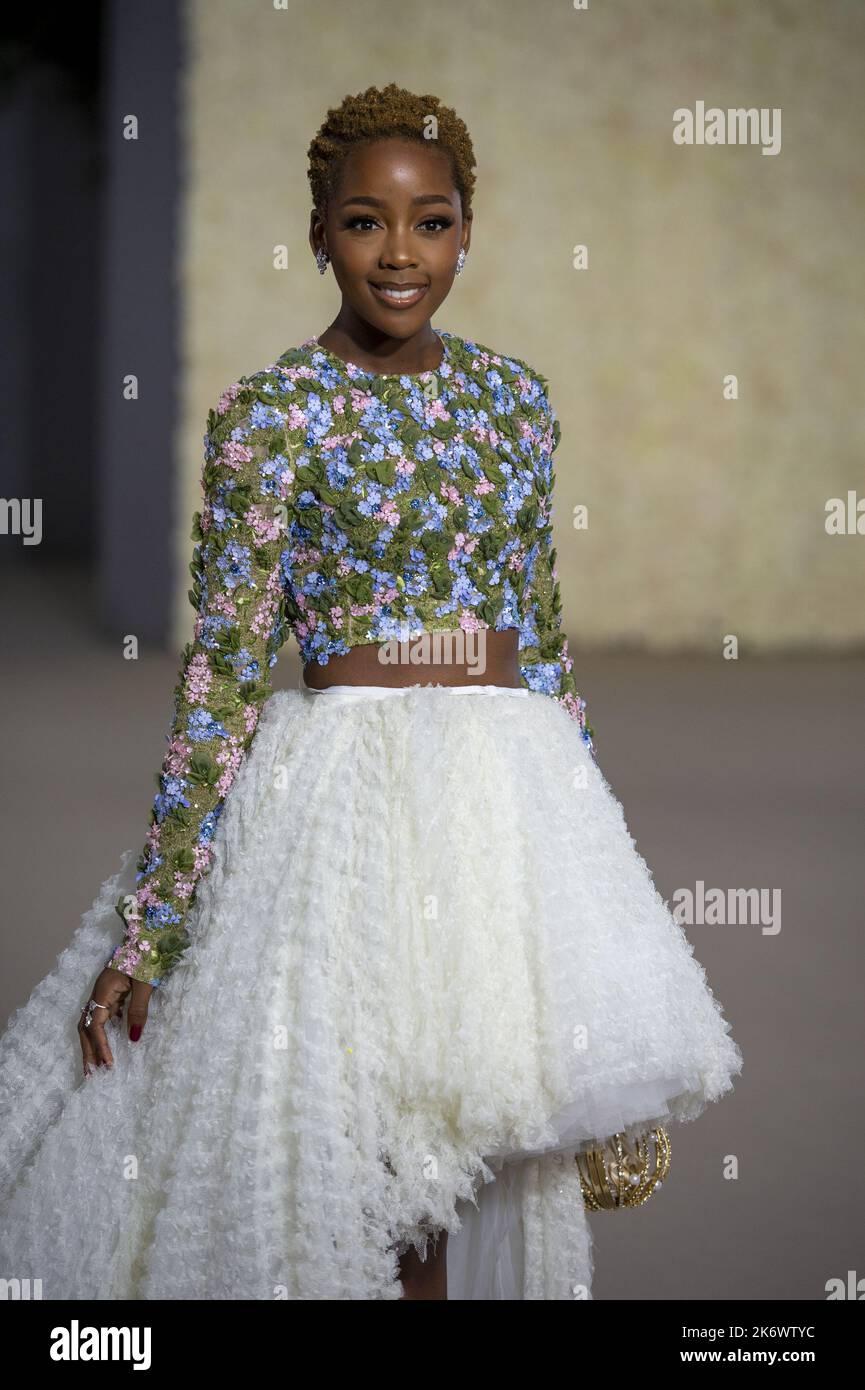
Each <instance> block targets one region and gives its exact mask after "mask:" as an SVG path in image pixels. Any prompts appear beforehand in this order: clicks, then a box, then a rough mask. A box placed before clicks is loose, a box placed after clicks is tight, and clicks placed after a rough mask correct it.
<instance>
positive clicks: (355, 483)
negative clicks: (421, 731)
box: [106, 330, 594, 985]
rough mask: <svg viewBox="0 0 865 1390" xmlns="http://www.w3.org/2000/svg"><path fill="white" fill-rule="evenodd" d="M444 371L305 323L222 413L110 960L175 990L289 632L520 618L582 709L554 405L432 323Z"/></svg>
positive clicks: (554, 683) (549, 675) (337, 648)
mask: <svg viewBox="0 0 865 1390" xmlns="http://www.w3.org/2000/svg"><path fill="white" fill-rule="evenodd" d="M436 331H437V332H438V336H439V338H440V339H441V340H442V343H443V346H444V356H443V358H442V360H441V362H440V364H439V366H438V367H437V368H435V369H433V370H430V371H427V372H421V373H418V374H415V375H390V376H387V375H381V374H378V373H374V372H367V371H365V370H364V369H362V368H360V367H358V366H355V365H354V364H353V363H349V362H344V361H343V360H342V359H341V358H339V357H336V356H334V355H333V354H332V353H331V352H329V351H328V350H327V349H326V348H322V347H319V346H318V344H317V342H316V339H315V338H309V339H307V340H306V341H305V342H304V343H302V344H301V345H300V347H296V348H291V349H289V350H288V351H287V352H285V353H284V354H283V355H282V356H281V357H280V358H279V359H278V360H277V361H276V362H275V363H274V364H273V365H271V366H270V367H266V368H264V369H263V370H262V371H259V372H256V373H255V374H254V375H253V376H251V377H241V379H240V381H238V382H237V383H236V384H235V385H233V386H230V387H229V388H228V390H227V391H226V392H225V393H224V395H223V396H222V397H221V399H220V401H219V403H218V405H217V409H216V411H215V412H213V411H211V413H210V416H209V418H208V433H207V435H206V436H205V458H204V468H203V477H202V486H203V491H204V503H203V510H202V511H201V512H197V513H196V515H195V523H194V528H193V539H195V540H197V541H198V545H197V547H196V549H195V552H194V559H193V562H192V565H191V566H190V568H191V571H192V575H193V587H192V589H191V590H190V592H189V597H190V601H191V603H192V604H193V607H194V608H195V610H196V613H197V618H196V623H195V634H194V641H193V642H192V643H189V644H187V646H186V648H185V649H184V652H183V659H182V666H181V671H180V675H179V679H178V684H177V687H176V689H175V715H174V721H173V725H172V729H171V732H170V734H169V735H168V750H167V752H166V754H165V758H164V761H163V765H162V769H161V772H160V775H159V791H158V793H157V795H156V798H155V801H154V806H153V810H152V812H151V825H150V831H149V834H148V836H147V841H146V845H145V848H144V852H143V854H142V856H141V859H140V860H139V863H138V879H137V883H138V886H137V889H136V892H135V894H134V896H133V895H129V896H128V897H127V898H125V899H122V900H121V902H120V903H118V906H117V911H118V913H119V914H120V916H121V918H122V920H123V922H124V925H125V928H126V932H125V938H124V940H123V942H122V944H120V945H119V946H117V947H116V948H115V950H114V951H113V952H112V955H111V957H110V958H109V960H108V961H107V962H106V964H107V965H110V966H112V967H113V968H114V969H116V970H121V971H123V972H125V973H126V974H128V975H130V976H132V977H133V978H134V979H137V980H144V981H146V982H147V983H149V984H151V985H159V984H160V983H161V981H162V980H163V979H164V978H165V976H166V974H167V973H168V971H169V970H170V969H171V967H172V965H173V964H174V963H175V962H176V961H177V959H178V958H179V957H180V955H181V954H182V953H183V951H184V949H185V947H186V945H187V941H188V938H187V936H186V930H185V925H184V923H185V919H186V916H187V914H188V911H189V908H190V906H191V903H192V900H193V898H194V895H195V891H196V888H197V885H198V883H199V881H200V879H201V877H202V876H203V875H204V874H205V873H206V872H207V870H208V868H209V866H210V862H211V858H212V853H213V851H212V847H211V845H212V840H213V835H214V831H215V828H216V824H217V820H218V818H219V815H220V812H221V810H222V808H223V805H224V803H225V798H226V796H227V794H228V791H229V788H230V787H231V785H232V783H233V782H234V779H235V777H236V775H237V771H238V768H239V767H240V764H241V762H242V760H243V758H244V756H245V753H246V752H247V750H248V749H249V747H250V745H251V743H252V741H253V738H254V735H255V730H256V725H257V723H258V719H259V715H260V712H261V708H262V705H263V703H264V701H265V700H266V699H267V697H268V695H269V693H270V690H271V683H270V669H271V667H272V666H273V665H274V663H275V662H276V659H277V654H278V652H279V649H280V647H281V646H282V645H283V642H284V641H285V638H286V636H287V635H288V634H287V629H290V630H291V631H292V632H293V633H294V634H295V636H296V638H297V640H298V642H299V644H300V651H301V656H302V658H303V661H304V663H306V662H308V661H312V660H315V661H318V662H320V663H327V661H328V659H329V658H330V657H331V656H333V655H336V654H339V653H344V652H348V651H349V650H350V649H351V648H352V647H355V646H358V645H360V644H365V643H385V642H387V641H389V640H391V639H394V638H396V639H397V640H399V641H405V640H407V638H408V637H409V636H415V635H419V634H420V633H421V632H424V631H426V632H434V631H447V632H453V631H454V630H456V629H457V628H462V629H463V630H464V631H466V632H476V631H477V630H479V629H481V628H484V627H489V628H493V629H496V630H502V629H505V628H516V629H517V630H518V631H519V659H520V680H521V683H522V685H524V686H526V687H527V688H528V689H529V690H532V691H536V692H539V693H541V694H544V695H549V696H550V697H551V698H552V699H554V700H556V701H558V702H559V703H560V704H561V705H562V706H563V707H564V709H565V710H566V711H567V713H568V714H569V715H570V716H571V717H572V718H573V719H575V720H576V721H577V722H578V725H579V729H580V732H581V735H582V737H583V739H584V740H585V742H586V744H587V745H588V748H589V751H590V752H592V754H594V750H593V744H592V734H593V731H592V729H591V727H590V726H589V725H588V724H587V722H586V717H585V702H584V701H583V700H582V699H581V697H580V695H579V693H578V691H577V689H576V686H575V683H574V678H573V676H572V674H571V668H572V664H573V663H572V660H571V658H570V657H569V655H568V645H567V640H566V638H565V637H564V634H563V633H562V632H561V630H560V625H561V602H560V598H559V586H558V581H557V578H556V568H555V565H556V552H555V550H554V548H553V545H552V527H551V515H550V513H551V506H552V488H553V480H554V474H553V467H552V454H553V450H554V449H555V447H556V445H557V444H558V442H559V436H560V427H559V422H558V419H557V418H556V415H555V413H554V411H553V409H552V407H551V405H550V403H549V401H548V399H547V395H546V381H545V379H544V378H543V377H542V376H540V375H539V374H538V373H537V372H534V371H532V369H531V368H530V367H529V366H528V365H527V364H526V363H525V362H523V361H521V360H520V359H519V358H517V357H504V356H499V355H497V354H495V353H493V352H492V351H490V349H488V348H485V347H482V346H481V345H480V344H478V343H474V342H472V341H470V340H469V339H465V338H459V337H457V335H456V334H453V333H447V332H445V331H438V330H436Z"/></svg>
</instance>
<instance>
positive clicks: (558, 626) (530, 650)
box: [516, 359, 594, 755]
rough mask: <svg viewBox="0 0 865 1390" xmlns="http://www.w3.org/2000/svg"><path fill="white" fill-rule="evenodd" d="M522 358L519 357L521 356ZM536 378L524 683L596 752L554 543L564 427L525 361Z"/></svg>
mask: <svg viewBox="0 0 865 1390" xmlns="http://www.w3.org/2000/svg"><path fill="white" fill-rule="evenodd" d="M516 360H518V359H516ZM520 365H521V366H522V367H524V368H525V372H526V374H527V375H528V377H529V379H530V389H529V391H528V392H527V393H526V394H525V396H524V397H523V408H524V410H525V412H526V416H527V418H528V421H529V425H530V430H531V434H532V437H533V440H534V446H535V448H534V453H535V459H536V479H537V483H536V486H537V491H538V503H537V518H536V539H535V542H534V544H533V545H532V547H531V549H530V550H529V553H528V555H527V557H526V574H527V579H526V583H525V588H524V592H523V625H522V627H521V629H520V644H519V659H520V679H521V683H522V684H523V685H524V686H526V687H527V688H528V689H529V690H535V691H538V692H540V693H541V694H542V695H549V696H551V697H552V698H553V699H554V700H557V701H558V702H559V704H561V705H562V706H563V707H564V708H565V709H566V710H567V712H568V714H569V715H570V716H571V718H572V719H575V720H576V721H577V722H578V724H579V726H580V730H581V732H582V736H583V739H584V740H585V742H586V744H587V745H588V747H589V750H590V751H591V752H592V754H593V755H594V744H593V738H594V730H593V729H592V727H591V725H590V724H589V723H588V722H587V718H586V702H585V700H584V699H583V698H582V697H581V695H580V693H579V691H578V690H577V685H576V681H575V680H574V676H573V674H572V668H573V660H572V658H571V656H570V655H569V653H568V639H567V637H566V636H565V634H564V633H563V632H562V601H561V596H560V593H559V582H558V576H557V573H556V551H555V548H554V546H553V528H552V510H553V485H554V482H555V473H554V471H553V458H552V456H553V452H554V450H555V449H556V447H557V445H558V443H559V440H560V438H561V426H560V425H559V421H558V418H557V416H556V414H555V411H554V410H553V408H552V406H551V404H550V401H549V398H548V395H547V382H546V379H545V378H544V377H542V376H540V375H539V374H538V373H536V372H533V371H532V369H531V368H530V367H528V366H527V364H525V363H521V364H520Z"/></svg>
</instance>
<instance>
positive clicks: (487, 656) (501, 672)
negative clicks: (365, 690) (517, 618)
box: [303, 628, 520, 690]
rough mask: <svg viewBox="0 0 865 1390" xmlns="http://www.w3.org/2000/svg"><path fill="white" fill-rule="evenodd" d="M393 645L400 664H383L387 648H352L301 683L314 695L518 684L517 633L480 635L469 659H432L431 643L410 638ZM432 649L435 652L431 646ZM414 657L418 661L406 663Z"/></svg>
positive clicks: (307, 669)
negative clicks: (369, 688) (351, 688)
mask: <svg viewBox="0 0 865 1390" xmlns="http://www.w3.org/2000/svg"><path fill="white" fill-rule="evenodd" d="M395 645H396V649H397V651H398V654H399V657H400V660H399V661H398V662H394V661H383V660H382V659H381V657H380V653H383V652H384V651H385V650H390V651H393V650H394V648H393V647H390V648H388V647H387V645H386V644H385V643H382V644H381V645H378V644H376V643H374V642H370V643H368V644H367V645H365V646H361V647H352V649H351V651H350V652H346V653H345V654H344V655H342V656H332V657H330V658H329V660H328V662H327V664H326V665H325V666H322V665H320V664H319V663H318V662H317V661H308V662H307V663H306V665H305V666H304V668H303V679H304V681H305V682H306V684H307V685H308V686H309V687H310V689H312V690H326V689H327V687H328V686H330V685H387V686H395V685H399V686H402V685H508V686H518V685H519V684H520V668H519V659H518V652H519V633H518V632H517V630H516V628H508V629H506V630H505V631H504V632H492V631H489V630H488V629H485V630H484V641H483V643H482V644H481V645H480V646H479V647H478V648H476V649H475V650H474V651H473V653H472V657H471V659H470V660H469V659H466V660H453V659H449V658H448V657H447V656H445V658H444V659H442V660H435V659H433V660H431V659H430V642H429V638H427V639H426V642H424V638H423V637H417V638H410V639H409V640H408V641H406V642H400V643H398V644H395ZM432 645H433V648H434V644H432ZM413 654H414V655H415V657H416V659H415V660H414V661H412V660H411V659H410V658H411V657H412V655H413Z"/></svg>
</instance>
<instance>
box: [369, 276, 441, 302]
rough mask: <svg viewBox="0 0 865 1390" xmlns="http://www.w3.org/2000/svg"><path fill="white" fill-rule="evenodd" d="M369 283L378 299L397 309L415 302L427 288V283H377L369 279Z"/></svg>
mask: <svg viewBox="0 0 865 1390" xmlns="http://www.w3.org/2000/svg"><path fill="white" fill-rule="evenodd" d="M369 284H370V288H371V289H373V290H374V291H375V293H376V295H377V296H378V298H379V299H381V300H383V301H384V303H386V304H390V305H392V306H393V307H394V308H397V309H399V308H406V307H408V306H409V305H412V304H417V302H418V300H420V299H422V298H423V296H424V295H425V294H426V292H427V289H428V288H429V287H428V286H427V285H397V284H394V285H388V284H379V285H377V284H376V283H375V281H374V280H370V282H369Z"/></svg>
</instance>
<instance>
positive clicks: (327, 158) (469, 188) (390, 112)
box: [307, 82, 475, 217]
mask: <svg viewBox="0 0 865 1390" xmlns="http://www.w3.org/2000/svg"><path fill="white" fill-rule="evenodd" d="M431 116H432V117H434V118H435V122H436V130H437V135H436V138H435V140H428V138H427V137H426V136H425V135H424V129H425V127H426V125H427V122H428V121H429V118H430V117H431ZM392 137H402V138H404V139H408V140H416V141H417V142H418V143H419V144H422V145H425V144H427V143H433V144H437V145H438V146H439V148H440V149H442V150H443V152H444V153H445V154H446V155H447V156H448V159H449V161H450V166H451V176H452V178H453V181H454V186H455V188H456V189H457V190H458V192H459V195H460V203H461V205H462V211H463V217H467V216H468V214H469V213H470V212H471V205H472V193H473V191H474V186H475V176H474V174H473V172H472V170H473V168H474V165H475V154H474V149H473V148H472V142H471V137H470V136H469V133H468V130H467V129H466V126H465V124H464V122H463V121H461V120H460V118H459V116H458V115H457V114H456V112H455V111H454V109H453V107H451V106H443V105H442V103H441V102H440V101H439V99H438V97H435V96H430V95H426V96H417V95H416V94H415V93H414V92H407V91H406V89H405V88H404V87H398V86H397V85H396V83H395V82H389V83H388V85H387V86H386V87H382V88H378V87H367V89H366V91H365V92H358V94H357V95H356V96H347V97H344V98H343V100H342V102H341V104H340V105H339V106H331V107H329V108H328V112H327V117H326V119H325V120H324V122H323V124H322V126H321V127H320V129H319V131H318V133H317V135H316V136H315V138H314V139H313V141H312V144H311V145H310V147H309V150H308V152H307V153H308V155H309V184H310V188H311V189H312V201H313V203H314V205H315V208H316V210H317V211H318V212H319V213H320V214H321V215H322V216H324V214H325V212H326V210H327V205H328V202H329V201H330V199H331V197H332V196H333V193H334V190H335V188H336V185H337V182H338V179H339V175H340V171H341V169H342V165H343V162H344V160H345V158H346V156H347V155H348V154H349V153H350V151H351V150H353V149H355V148H356V147H357V146H359V145H370V144H373V143H374V142H375V141H377V140H387V139H390V138H392Z"/></svg>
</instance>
